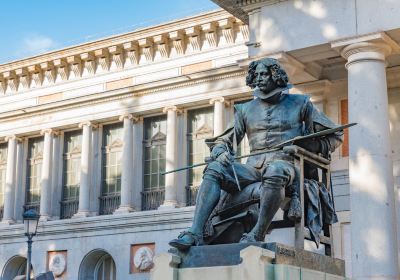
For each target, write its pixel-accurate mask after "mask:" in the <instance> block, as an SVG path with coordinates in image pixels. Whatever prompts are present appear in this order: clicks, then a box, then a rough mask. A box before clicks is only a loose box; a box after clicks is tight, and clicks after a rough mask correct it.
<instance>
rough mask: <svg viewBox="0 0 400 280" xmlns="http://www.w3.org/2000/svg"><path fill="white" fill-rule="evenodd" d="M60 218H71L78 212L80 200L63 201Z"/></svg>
mask: <svg viewBox="0 0 400 280" xmlns="http://www.w3.org/2000/svg"><path fill="white" fill-rule="evenodd" d="M60 204H61V213H60V219H70V218H71V217H72V216H73V215H74V214H75V213H77V212H78V207H79V200H78V199H74V200H65V201H61V202H60Z"/></svg>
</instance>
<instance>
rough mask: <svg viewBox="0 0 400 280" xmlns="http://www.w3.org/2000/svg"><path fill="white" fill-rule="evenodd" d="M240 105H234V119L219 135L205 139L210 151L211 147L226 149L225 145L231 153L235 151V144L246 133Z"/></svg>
mask: <svg viewBox="0 0 400 280" xmlns="http://www.w3.org/2000/svg"><path fill="white" fill-rule="evenodd" d="M242 105H243V104H237V105H235V106H234V110H235V114H234V121H233V122H232V123H231V124H230V125H229V126H228V127H227V128H226V130H225V131H224V132H223V133H222V134H221V135H218V136H216V137H213V138H209V139H206V141H205V143H206V144H207V146H208V147H209V148H210V151H212V150H213V149H218V150H221V151H226V147H227V146H228V147H229V150H230V151H231V152H232V153H234V152H236V150H237V145H238V144H239V143H240V142H241V141H242V139H243V137H244V135H245V133H246V126H245V121H244V115H243V106H242Z"/></svg>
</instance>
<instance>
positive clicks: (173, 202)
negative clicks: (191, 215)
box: [160, 106, 178, 209]
mask: <svg viewBox="0 0 400 280" xmlns="http://www.w3.org/2000/svg"><path fill="white" fill-rule="evenodd" d="M163 112H164V113H167V141H166V142H167V143H166V155H165V161H166V164H165V170H166V171H168V170H172V169H175V168H176V157H177V147H178V145H177V140H178V139H177V133H178V130H177V115H178V108H177V107H176V106H168V107H165V108H164V110H163ZM177 197H178V196H177V186H176V173H169V174H167V175H165V199H164V203H163V204H162V205H161V206H160V208H161V209H165V208H175V207H176V206H177V204H178V198H177Z"/></svg>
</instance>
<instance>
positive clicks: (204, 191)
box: [169, 175, 221, 250]
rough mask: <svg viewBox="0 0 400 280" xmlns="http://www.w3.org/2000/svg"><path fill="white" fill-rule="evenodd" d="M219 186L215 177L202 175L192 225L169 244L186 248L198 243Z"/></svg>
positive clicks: (217, 195)
mask: <svg viewBox="0 0 400 280" xmlns="http://www.w3.org/2000/svg"><path fill="white" fill-rule="evenodd" d="M220 193H221V188H220V186H219V183H218V182H217V180H216V179H214V178H213V177H211V176H207V175H205V176H204V179H203V182H202V183H201V185H200V188H199V192H198V194H197V198H196V209H195V211H194V218H193V224H192V226H191V227H190V228H189V229H188V230H187V231H184V232H182V233H181V234H180V235H179V236H178V238H176V239H173V240H171V241H170V242H169V245H170V246H172V247H175V248H177V249H179V250H187V249H189V248H190V246H193V245H199V244H201V243H202V239H203V228H204V225H205V223H206V222H207V219H208V217H209V216H210V214H211V212H212V211H213V209H214V208H215V206H216V205H217V203H218V201H219V196H220Z"/></svg>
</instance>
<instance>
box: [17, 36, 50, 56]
mask: <svg viewBox="0 0 400 280" xmlns="http://www.w3.org/2000/svg"><path fill="white" fill-rule="evenodd" d="M56 47H57V43H56V42H55V41H54V40H53V39H51V38H50V37H46V36H43V35H37V34H32V35H29V36H27V37H26V38H24V39H23V40H22V44H21V47H19V48H18V50H17V56H32V55H37V54H41V53H44V52H48V51H50V50H52V49H55V48H56Z"/></svg>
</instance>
